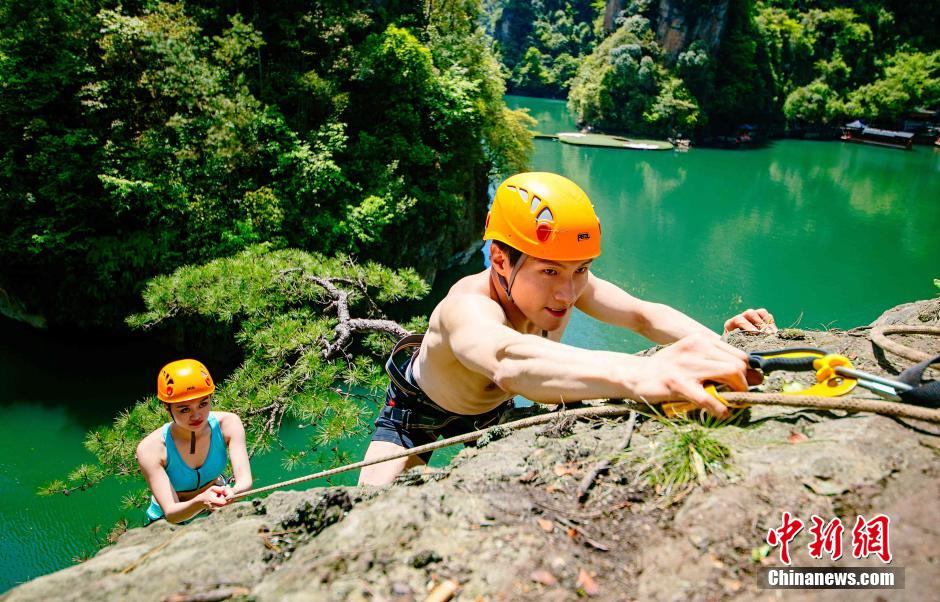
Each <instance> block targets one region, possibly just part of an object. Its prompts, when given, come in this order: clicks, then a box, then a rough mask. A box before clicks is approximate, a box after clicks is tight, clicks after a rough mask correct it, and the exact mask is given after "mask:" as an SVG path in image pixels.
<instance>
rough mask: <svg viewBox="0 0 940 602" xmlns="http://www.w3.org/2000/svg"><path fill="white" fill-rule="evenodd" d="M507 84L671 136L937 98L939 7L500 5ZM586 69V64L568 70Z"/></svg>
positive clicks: (861, 113) (874, 110) (881, 112)
mask: <svg viewBox="0 0 940 602" xmlns="http://www.w3.org/2000/svg"><path fill="white" fill-rule="evenodd" d="M486 6H487V8H488V15H489V17H490V21H489V23H490V24H489V28H490V31H491V32H492V34H493V36H494V37H495V39H496V47H497V50H498V52H499V53H500V56H501V60H502V61H503V65H504V68H505V70H506V72H507V73H508V82H509V87H510V92H515V93H520V94H535V95H540V96H555V97H564V96H565V95H566V93H567V97H568V99H569V103H570V106H571V108H572V110H573V111H574V112H575V113H576V114H577V115H578V118H579V119H580V120H581V121H582V122H583V123H585V124H587V125H591V126H596V127H599V128H603V129H608V130H624V131H631V132H636V133H648V134H654V135H668V134H676V133H685V134H691V133H693V132H697V133H699V134H710V133H724V132H728V131H729V130H732V129H733V128H734V127H735V126H737V125H739V124H742V123H756V124H763V125H766V126H769V127H770V129H777V130H782V129H783V128H803V127H807V126H809V127H819V126H827V125H832V124H839V123H841V122H842V121H843V120H845V119H855V118H865V119H867V120H868V121H869V122H871V123H876V124H883V125H888V126H891V125H893V124H894V122H895V121H896V120H898V119H899V118H900V117H902V116H903V115H904V114H905V113H906V112H908V111H911V110H914V109H917V108H920V107H928V108H935V107H937V106H938V105H940V50H938V49H940V2H938V1H937V0H929V1H927V2H920V3H909V2H903V1H901V0H866V1H864V2H847V1H845V0H841V1H839V0H806V1H799V0H765V1H757V2H754V1H753V0H713V1H706V2H693V1H689V0H629V1H625V0H607V1H606V2H603V1H598V2H575V1H571V0H565V1H563V0H541V1H540V0H536V1H535V2H521V1H516V0H489V1H488V2H487V3H486ZM572 63H577V64H578V69H576V70H575V69H572V68H571V66H570V65H571V64H572Z"/></svg>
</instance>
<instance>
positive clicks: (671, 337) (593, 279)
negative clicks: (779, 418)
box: [575, 274, 776, 344]
mask: <svg viewBox="0 0 940 602" xmlns="http://www.w3.org/2000/svg"><path fill="white" fill-rule="evenodd" d="M575 306H576V307H577V308H578V309H580V310H581V311H583V312H584V313H586V314H588V315H589V316H591V317H592V318H595V319H597V320H600V321H602V322H606V323H608V324H613V325H615V326H620V327H621V328H627V329H629V330H632V331H633V332H636V333H637V334H640V335H643V336H644V337H646V338H647V339H649V340H651V341H653V342H654V343H659V344H666V343H672V342H674V341H678V340H679V339H681V338H683V337H686V336H688V335H690V334H697V333H698V334H705V335H709V336H714V337H717V336H718V335H717V333H715V332H714V331H712V330H710V329H708V328H706V327H705V326H704V325H703V324H701V323H699V322H697V321H695V320H694V319H692V318H690V317H689V316H687V315H685V314H684V313H682V312H681V311H679V310H677V309H674V308H672V307H669V306H668V305H664V304H662V303H652V302H650V301H644V300H642V299H637V298H636V297H634V296H633V295H631V294H630V293H628V292H626V291H625V290H623V289H622V288H620V287H618V286H617V285H615V284H612V283H610V282H608V281H606V280H604V279H602V278H598V277H597V276H595V275H593V274H591V275H590V276H589V277H588V286H587V288H586V289H585V291H584V293H583V294H582V295H581V297H580V298H579V299H578V302H577V303H576V304H575ZM773 323H774V320H773V316H772V315H770V313H769V312H768V311H767V310H766V309H763V308H761V309H756V310H755V309H748V310H746V311H743V312H741V313H739V314H737V315H736V316H733V317H732V318H730V319H728V320H727V321H726V322H725V332H730V331H732V330H735V329H738V328H740V329H742V330H750V331H757V330H761V329H763V328H768V329H770V330H771V331H776V327H775V326H774V325H773Z"/></svg>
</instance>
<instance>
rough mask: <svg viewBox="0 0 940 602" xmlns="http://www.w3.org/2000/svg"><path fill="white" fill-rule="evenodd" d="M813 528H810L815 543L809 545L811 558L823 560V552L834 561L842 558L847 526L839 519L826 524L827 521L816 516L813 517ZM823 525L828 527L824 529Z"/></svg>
mask: <svg viewBox="0 0 940 602" xmlns="http://www.w3.org/2000/svg"><path fill="white" fill-rule="evenodd" d="M810 520H812V521H813V526H812V527H810V528H809V532H810V535H812V536H813V541H811V542H810V544H809V555H810V557H811V558H822V556H823V551H825V552H826V553H827V554H829V557H830V558H832V559H833V560H838V559H840V558H842V532H843V531H845V526H844V525H843V524H842V521H841V520H839V519H838V518H834V519H832V520H831V521H829V524H826V521H824V520H823V519H821V518H819V517H818V516H816V515H815V514H814V515H813V516H812V517H811V519H810ZM823 525H826V526H825V528H823Z"/></svg>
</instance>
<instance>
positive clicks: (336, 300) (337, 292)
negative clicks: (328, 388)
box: [307, 276, 411, 359]
mask: <svg viewBox="0 0 940 602" xmlns="http://www.w3.org/2000/svg"><path fill="white" fill-rule="evenodd" d="M307 280H309V281H311V282H314V283H316V284H318V285H319V286H321V287H322V288H323V289H324V290H326V292H327V293H329V294H330V296H331V297H332V300H331V301H330V304H329V305H328V306H327V308H328V309H330V308H335V309H336V318H337V320H338V322H337V324H336V326H334V327H333V332H335V333H336V338H335V339H334V340H333V341H332V342H330V341H327V340H325V339H324V340H323V358H324V359H330V358H332V357H334V356H335V355H337V354H338V353H343V354H344V355H345V351H344V350H345V348H346V346H347V345H348V344H349V340H350V339H351V338H352V334H353V333H354V332H365V331H379V332H387V333H388V334H391V335H393V336H395V337H397V338H402V337H405V336H408V335H409V334H411V333H409V332H408V331H407V330H405V328H404V327H403V326H402V325H401V324H399V323H398V322H395V321H393V320H382V319H372V318H353V317H351V316H350V315H349V291H345V290H342V289H341V288H339V287H337V286H336V284H334V283H335V282H343V283H348V284H355V283H354V282H352V281H350V280H349V279H346V278H320V277H319V276H307Z"/></svg>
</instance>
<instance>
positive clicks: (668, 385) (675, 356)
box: [634, 334, 748, 418]
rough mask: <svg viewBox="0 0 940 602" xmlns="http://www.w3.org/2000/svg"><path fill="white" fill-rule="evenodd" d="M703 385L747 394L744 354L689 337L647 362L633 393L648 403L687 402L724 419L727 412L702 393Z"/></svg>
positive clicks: (707, 339)
mask: <svg viewBox="0 0 940 602" xmlns="http://www.w3.org/2000/svg"><path fill="white" fill-rule="evenodd" d="M706 382H715V383H724V384H726V385H728V386H729V387H731V388H732V389H733V390H735V391H747V384H748V383H747V354H746V353H744V352H743V351H741V350H740V349H737V348H735V347H732V346H731V345H728V344H727V343H725V342H723V341H720V340H718V338H717V337H715V336H714V335H711V336H709V335H707V334H692V335H689V336H687V337H684V338H682V339H680V340H679V341H677V342H675V343H673V344H672V345H670V346H668V347H666V348H665V349H663V350H662V351H660V352H658V353H656V354H655V355H653V356H652V357H650V358H649V364H648V366H647V367H646V368H645V369H644V370H643V376H642V378H641V380H640V382H639V383H637V386H636V387H635V391H634V392H635V393H636V395H637V396H638V397H639V398H641V400H644V401H648V402H650V403H655V402H662V401H678V400H682V399H687V400H689V401H691V402H692V403H694V404H695V405H697V406H699V407H700V408H704V409H705V410H707V411H708V412H709V413H711V414H713V415H714V416H717V417H718V418H725V417H727V416H728V414H729V412H728V408H726V407H725V406H724V404H722V403H721V402H720V401H718V400H717V399H715V398H714V397H712V396H711V395H709V394H708V393H706V392H705V387H704V384H705V383H706Z"/></svg>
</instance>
